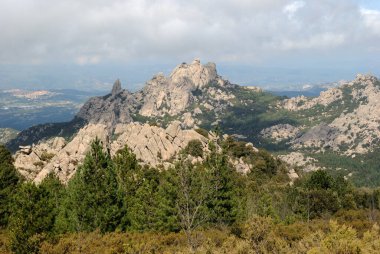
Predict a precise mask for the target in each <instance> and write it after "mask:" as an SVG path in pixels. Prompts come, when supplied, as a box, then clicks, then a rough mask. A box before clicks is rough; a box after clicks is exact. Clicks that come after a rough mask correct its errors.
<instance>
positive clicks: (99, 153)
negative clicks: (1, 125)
mask: <svg viewBox="0 0 380 254" xmlns="http://www.w3.org/2000/svg"><path fill="white" fill-rule="evenodd" d="M218 142H219V143H218V144H215V143H210V144H209V151H210V152H209V153H204V154H203V152H202V151H201V149H200V147H199V143H198V142H196V141H194V142H191V143H189V146H188V147H187V148H186V149H184V150H183V151H182V152H181V154H180V155H179V156H180V159H179V161H178V162H176V164H175V165H174V166H173V167H171V168H169V169H167V170H164V169H155V168H150V167H148V166H142V165H140V164H139V163H138V161H137V159H136V157H135V155H134V154H133V153H132V152H131V151H130V149H128V147H125V148H124V149H122V150H120V151H119V152H118V153H117V154H116V156H114V157H113V158H111V156H110V155H109V154H108V153H107V152H106V151H104V149H103V147H102V144H101V142H100V141H99V140H95V141H94V142H93V144H92V146H91V150H90V151H89V153H88V154H87V156H86V158H85V160H84V163H83V164H82V165H81V166H79V168H78V169H77V173H76V174H75V175H74V177H73V178H72V179H71V180H70V181H69V182H68V184H67V185H63V184H61V183H60V181H59V180H58V179H57V178H56V177H55V176H54V175H49V176H48V177H47V178H45V179H44V181H43V182H42V183H41V184H39V185H35V184H33V183H30V182H26V181H23V180H22V179H21V178H20V177H19V176H18V174H17V173H16V170H15V169H14V167H13V165H12V157H11V155H10V153H9V152H8V151H7V150H6V149H5V148H4V147H3V146H1V147H0V188H1V189H0V195H1V199H0V202H1V204H0V215H1V217H0V218H1V220H0V227H1V231H0V253H9V252H14V253H188V252H200V253H376V251H378V249H379V248H380V232H379V227H378V226H377V224H376V223H378V222H379V218H380V213H379V208H380V190H376V189H357V188H355V187H353V185H351V184H350V183H349V182H347V181H346V180H345V179H344V178H342V177H333V176H331V175H329V174H328V173H327V172H326V171H317V172H314V173H312V174H309V175H305V176H303V177H302V178H301V179H299V180H298V181H295V182H294V183H293V184H289V178H288V176H287V174H286V172H287V168H286V166H285V165H284V164H283V163H282V162H281V161H279V160H277V159H275V158H273V157H272V156H271V155H270V154H269V153H267V152H266V151H263V150H260V151H258V152H257V151H254V150H253V149H252V147H250V146H246V144H245V143H244V142H237V141H235V140H233V139H231V138H229V139H226V140H224V141H218ZM188 154H192V155H193V156H199V157H203V161H202V162H198V163H195V164H192V163H190V160H188ZM231 158H240V159H241V160H243V161H245V162H247V163H250V164H252V170H251V172H249V173H247V174H246V175H244V174H240V173H237V172H236V170H235V168H234V167H233V166H232V164H231V161H230V159H231ZM329 221H330V222H329ZM328 222H329V223H328Z"/></svg>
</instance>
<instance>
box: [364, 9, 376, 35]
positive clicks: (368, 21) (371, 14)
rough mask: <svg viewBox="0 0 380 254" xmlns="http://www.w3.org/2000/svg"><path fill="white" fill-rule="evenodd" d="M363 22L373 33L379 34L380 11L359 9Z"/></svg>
mask: <svg viewBox="0 0 380 254" xmlns="http://www.w3.org/2000/svg"><path fill="white" fill-rule="evenodd" d="M360 13H361V15H362V16H363V19H364V24H365V25H366V26H367V27H368V28H369V29H370V30H371V31H372V32H373V33H375V34H377V35H380V11H377V10H371V9H361V10H360Z"/></svg>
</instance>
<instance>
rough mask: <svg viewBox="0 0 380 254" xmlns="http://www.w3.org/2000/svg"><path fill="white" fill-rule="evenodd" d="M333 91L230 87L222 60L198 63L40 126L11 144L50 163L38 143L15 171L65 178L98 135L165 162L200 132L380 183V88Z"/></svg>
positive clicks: (364, 85) (347, 86) (364, 79)
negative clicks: (293, 93)
mask: <svg viewBox="0 0 380 254" xmlns="http://www.w3.org/2000/svg"><path fill="white" fill-rule="evenodd" d="M327 87H331V88H328V89H327V90H326V91H323V90H324V89H326V88H327ZM327 87H326V85H325V86H319V87H305V91H309V92H310V93H317V92H316V91H318V92H319V93H318V94H319V96H317V97H305V96H297V97H292V98H286V97H283V96H278V95H276V94H274V93H271V92H266V91H263V90H262V89H260V88H258V87H247V86H245V87H244V86H239V85H236V84H231V83H230V82H229V81H228V80H225V79H223V78H222V77H221V76H219V75H218V73H217V71H216V66H215V64H213V63H208V64H205V65H202V64H201V63H200V61H199V60H195V61H194V62H192V63H191V64H187V63H182V64H180V65H178V66H177V67H176V68H175V69H174V70H173V71H172V73H171V74H170V75H169V76H165V75H163V74H158V75H156V76H154V77H153V78H152V79H151V80H149V81H148V82H146V84H145V86H144V87H143V88H142V89H141V90H139V91H137V92H134V93H132V92H129V91H127V90H123V89H122V88H121V83H120V81H119V80H117V81H116V82H115V84H114V86H113V89H112V91H111V93H109V94H107V95H105V96H100V97H93V98H91V99H89V100H88V101H87V102H86V103H85V104H84V105H83V106H82V107H81V108H80V110H79V112H78V113H77V114H76V115H75V117H74V118H73V119H72V120H71V121H69V122H62V123H50V124H42V125H37V126H34V127H32V128H29V129H27V130H24V131H22V132H21V133H20V134H19V135H18V136H17V137H16V138H15V139H13V140H12V141H10V142H9V143H8V144H7V145H8V147H9V148H10V149H12V150H13V151H16V150H17V149H18V147H19V146H20V145H32V144H33V143H34V144H37V143H40V144H39V145H38V146H36V149H37V150H38V151H40V152H41V151H43V149H45V150H46V149H47V150H48V151H49V153H52V154H53V155H54V157H53V158H52V161H51V162H49V163H47V164H46V163H45V162H39V161H36V160H39V159H38V158H39V156H37V155H33V153H32V152H31V151H33V147H31V148H28V149H27V152H26V153H25V152H24V153H18V154H19V156H18V157H17V156H16V162H17V163H18V165H24V166H25V165H30V164H32V165H42V166H38V167H37V166H34V167H32V168H29V169H28V170H26V169H25V168H24V171H25V170H26V171H25V172H29V173H27V175H28V176H29V177H30V178H31V179H35V178H36V177H37V178H38V179H41V177H43V176H44V175H46V174H47V173H48V172H51V171H54V172H56V173H57V174H59V175H60V177H61V178H63V179H67V177H69V176H70V175H72V173H73V172H74V170H75V165H77V164H78V163H80V162H81V159H83V157H84V154H85V151H86V149H87V146H88V145H89V140H92V139H93V138H95V137H98V138H101V139H102V140H103V143H104V144H105V146H107V147H108V149H110V151H113V152H115V149H117V148H120V147H122V146H123V145H125V144H128V146H130V147H131V149H132V150H133V151H134V152H135V153H136V156H137V157H138V158H139V159H140V160H142V161H145V162H146V163H152V162H154V164H160V163H162V164H165V163H168V160H169V158H171V156H173V155H174V154H175V152H176V151H177V150H178V149H180V148H181V147H184V146H185V145H186V143H187V142H188V141H189V140H190V138H189V137H198V136H197V134H196V132H198V133H203V136H208V137H209V135H211V134H210V133H209V131H210V130H213V131H214V133H217V132H222V133H224V134H228V135H230V136H233V137H235V138H236V139H240V140H244V141H246V142H252V143H253V145H254V146H255V147H259V148H266V149H268V150H270V151H272V152H273V153H276V154H277V155H278V157H279V158H281V159H283V160H284V161H286V162H287V163H289V164H290V165H291V166H292V167H293V168H294V169H295V170H306V171H310V170H315V169H317V168H325V169H327V170H331V171H332V172H334V173H337V174H338V173H339V174H340V173H342V174H343V175H344V176H345V177H351V178H352V179H354V181H355V182H356V183H357V184H360V185H378V184H380V166H379V165H380V163H379V162H380V159H378V158H379V156H378V155H379V154H380V153H379V152H378V151H379V148H380V145H379V144H380V143H379V136H380V113H379V112H380V111H379V110H378V109H379V108H380V105H379V104H380V82H379V81H378V79H377V78H376V77H374V76H371V75H358V76H357V77H356V79H355V80H353V81H350V82H340V83H339V84H328V85H327ZM282 95H284V94H282ZM41 96H45V95H41ZM184 131H185V132H184ZM186 131H189V132H186ZM194 131H195V132H194ZM57 137H60V138H59V139H57ZM52 138H53V139H52ZM198 138H199V139H201V138H200V137H198ZM202 140H203V139H202ZM202 142H207V140H203V141H202ZM44 147H45V148H44ZM29 149H30V150H29ZM41 149H42V150H41ZM30 154H32V155H30ZM70 155H71V156H74V155H75V160H74V161H73V160H72V157H70ZM31 161H32V162H33V163H30V162H31ZM26 162H28V163H26ZM24 166H22V167H24ZM19 167H21V166H19ZM367 178H369V179H370V181H368V179H367Z"/></svg>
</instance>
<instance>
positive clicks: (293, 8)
mask: <svg viewBox="0 0 380 254" xmlns="http://www.w3.org/2000/svg"><path fill="white" fill-rule="evenodd" d="M304 6H305V2H304V1H294V2H292V3H290V4H287V5H285V7H284V9H283V12H284V13H285V14H286V15H287V16H288V18H289V19H292V18H293V16H294V14H295V13H296V12H297V11H298V10H299V9H301V8H302V7H304Z"/></svg>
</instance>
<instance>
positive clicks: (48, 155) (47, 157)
mask: <svg viewBox="0 0 380 254" xmlns="http://www.w3.org/2000/svg"><path fill="white" fill-rule="evenodd" d="M54 156H55V154H54V153H48V152H43V153H42V154H41V160H42V161H46V162H49V161H50V160H51V159H52V158H53V157H54Z"/></svg>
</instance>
